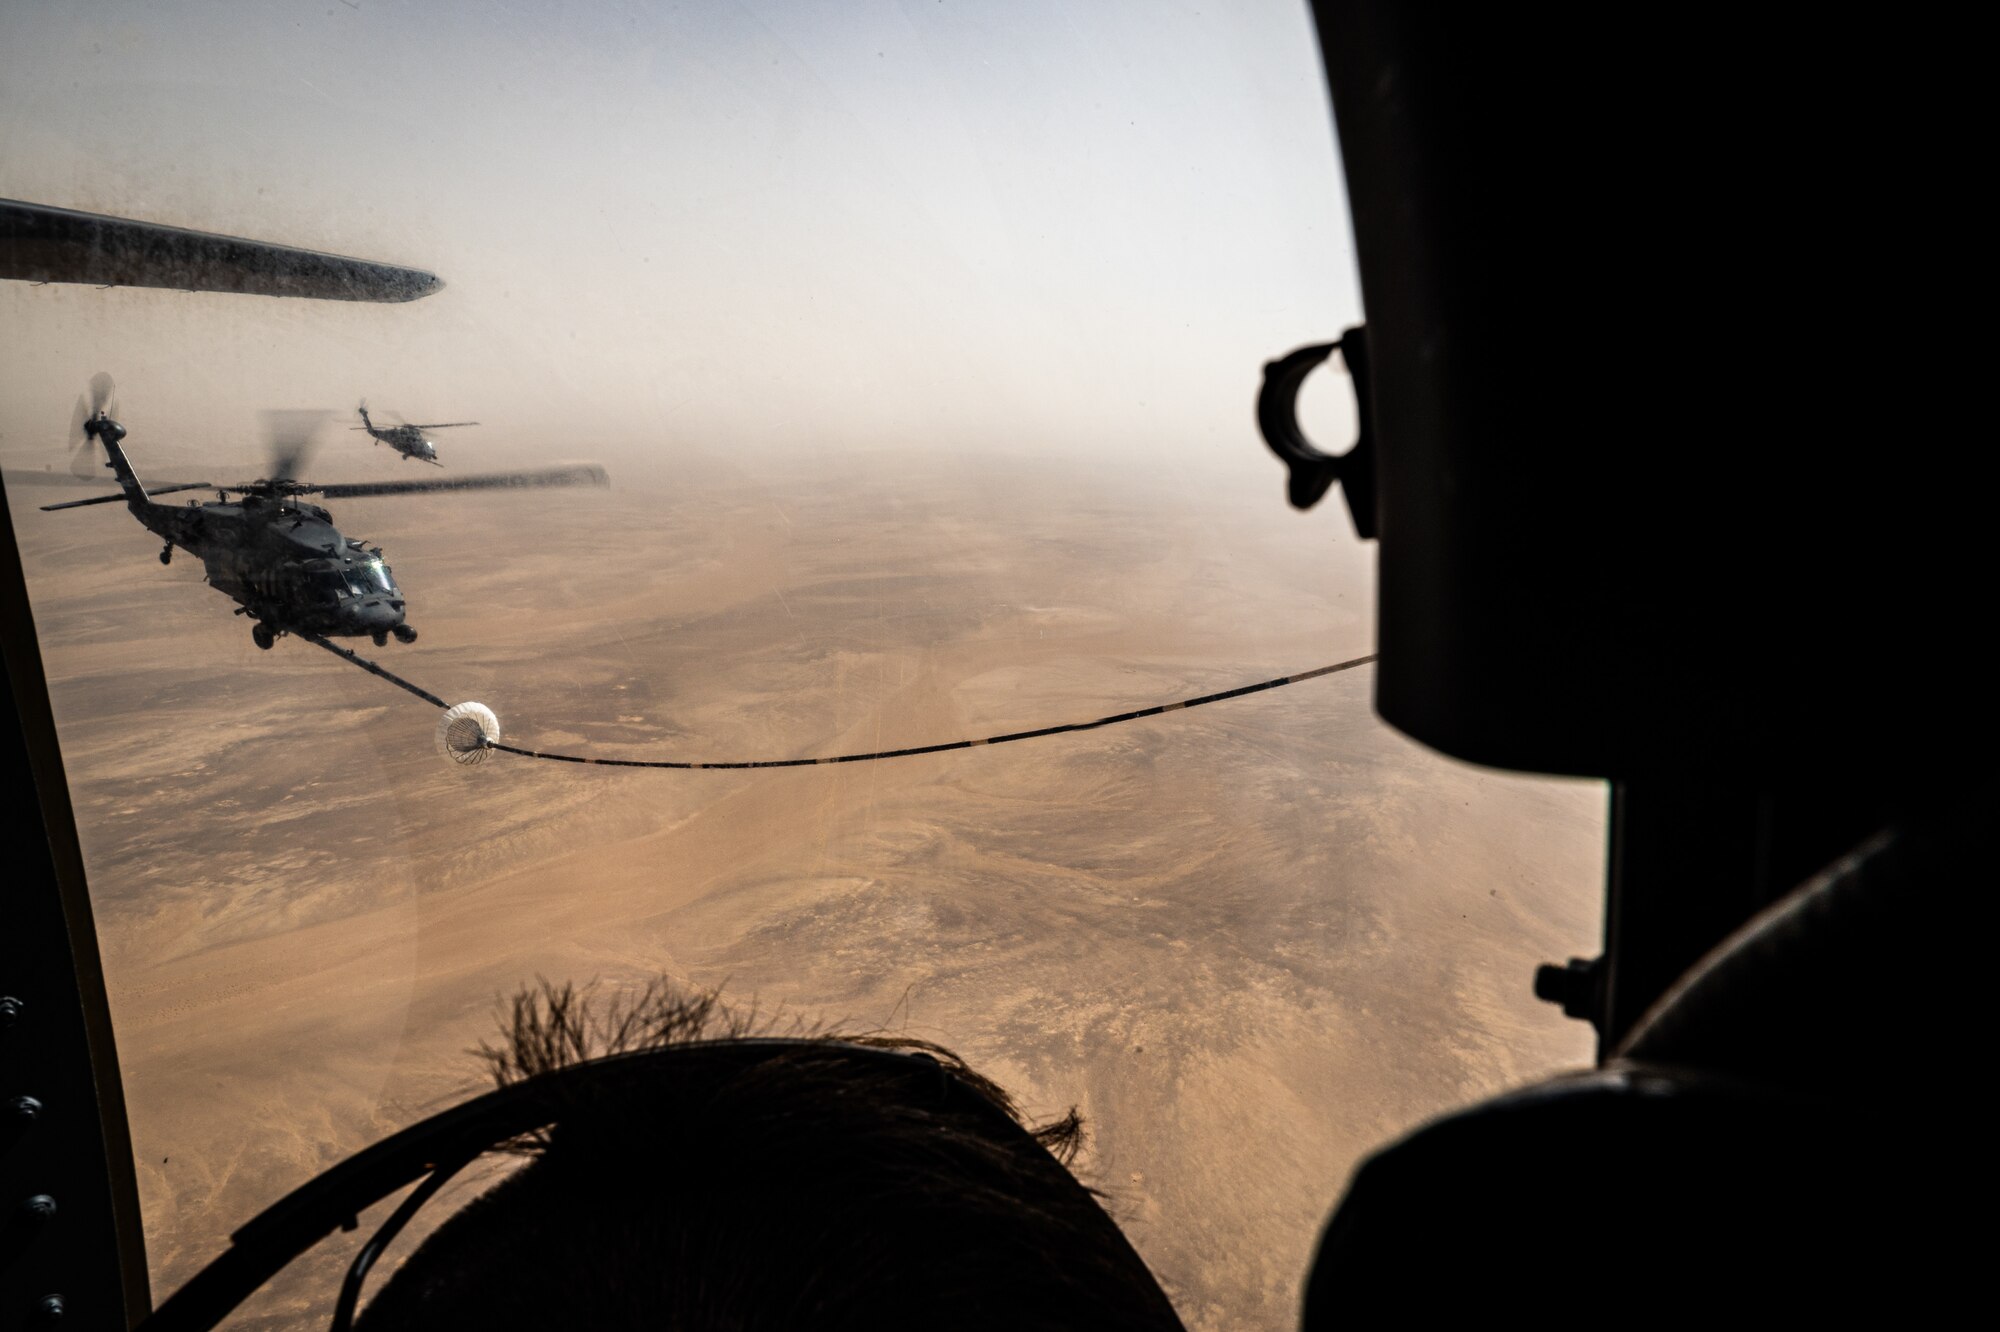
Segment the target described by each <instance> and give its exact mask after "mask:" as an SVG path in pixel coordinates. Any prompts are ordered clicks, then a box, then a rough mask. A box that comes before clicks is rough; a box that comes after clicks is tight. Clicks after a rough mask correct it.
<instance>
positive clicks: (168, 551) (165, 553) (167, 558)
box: [160, 541, 174, 564]
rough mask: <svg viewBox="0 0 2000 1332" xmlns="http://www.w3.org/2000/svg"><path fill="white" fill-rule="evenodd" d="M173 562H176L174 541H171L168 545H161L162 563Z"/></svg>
mask: <svg viewBox="0 0 2000 1332" xmlns="http://www.w3.org/2000/svg"><path fill="white" fill-rule="evenodd" d="M173 562H174V543H173V542H171V541H169V542H168V543H167V544H166V545H164V546H161V547H160V563H161V564H172V563H173Z"/></svg>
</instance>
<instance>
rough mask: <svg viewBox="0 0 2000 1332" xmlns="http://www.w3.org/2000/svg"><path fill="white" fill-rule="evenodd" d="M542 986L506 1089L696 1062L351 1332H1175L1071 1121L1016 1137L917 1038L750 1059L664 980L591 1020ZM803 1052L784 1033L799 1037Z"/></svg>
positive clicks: (739, 1029)
mask: <svg viewBox="0 0 2000 1332" xmlns="http://www.w3.org/2000/svg"><path fill="white" fill-rule="evenodd" d="M590 1009H591V1005H590V1004H589V1003H588V1001H587V999H586V997H584V996H579V995H578V994H577V993H576V992H575V991H573V990H572V989H570V988H568V987H563V988H560V989H556V988H552V987H548V986H546V985H545V986H543V987H542V988H541V989H540V990H539V991H536V992H531V993H527V994H524V995H523V996H521V997H520V998H519V999H517V1000H516V1001H515V1005H514V1011H513V1014H512V1018H511V1022H510V1030H509V1033H508V1036H507V1039H506V1040H505V1042H503V1043H502V1044H501V1045H499V1046H495V1047H488V1048H486V1049H485V1050H484V1051H483V1052H482V1053H483V1054H484V1055H485V1056H486V1058H487V1059H488V1061H489V1063H490V1064H491V1065H492V1067H493V1070H494V1072H495V1075H496V1080H498V1081H499V1082H500V1083H501V1084H502V1085H508V1084H510V1083H512V1082H516V1081H519V1080H521V1079H523V1078H526V1077H532V1076H535V1075H537V1074H539V1073H543V1072H547V1071H549V1070H550V1069H553V1068H560V1067H562V1066H564V1065H565V1064H568V1063H574V1062H577V1061H578V1060H580V1059H582V1058H587V1057H591V1056H593V1055H596V1054H602V1053H613V1052H617V1051H619V1050H623V1049H647V1048H656V1047H658V1046H661V1045H670V1044H677V1043H688V1044H689V1048H688V1049H687V1050H686V1052H685V1054H686V1056H687V1062H686V1064H685V1065H684V1066H682V1065H678V1064H677V1065H676V1069H675V1072H674V1073H673V1075H672V1076H671V1078H670V1079H663V1078H660V1077H659V1076H658V1075H652V1077H651V1079H650V1080H649V1081H648V1082H647V1083H645V1084H644V1085H627V1086H621V1087H619V1088H618V1090H617V1091H616V1092H615V1093H611V1094H597V1095H595V1097H594V1099H591V1100H589V1101H576V1100H572V1101H570V1102H568V1103H565V1104H563V1105H561V1106H560V1107H558V1108H557V1109H558V1119H557V1122H556V1124H555V1126H554V1127H553V1128H552V1129H550V1130H548V1131H546V1132H544V1133H541V1134H537V1135H535V1137H534V1138H533V1139H532V1140H530V1141H526V1142H521V1143H516V1144H512V1146H513V1147H514V1149H516V1150H519V1151H522V1152H524V1153H526V1154H527V1155H528V1156H529V1158H530V1159H529V1162H528V1164H527V1165H526V1166H525V1167H523V1168H522V1169H520V1170H519V1171H517V1172H515V1173H514V1174H513V1175H511V1176H509V1177H508V1178H507V1179H506V1180H504V1181H503V1182H501V1183H500V1184H498V1185H496V1186H495V1187H494V1188H492V1189H490V1190H489V1191H488V1192H487V1193H486V1194H484V1195H483V1196H481V1197H480V1198H478V1199H477V1200H475V1201H474V1202H472V1203H471V1204H469V1205H468V1206H466V1207H465V1208H463V1209H462V1210H461V1211H460V1212H459V1213H458V1214H457V1215H455V1216H453V1217H452V1218H451V1219H450V1220H448V1221H447V1222H446V1223H445V1224H444V1225H443V1226H441V1227H440V1228H439V1229H438V1230H437V1231H436V1233H434V1234H433V1235H432V1236H431V1237H430V1239H429V1240H428V1241H426V1242H425V1243H424V1244H423V1245H422V1246H421V1247H420V1248H419V1249H418V1250H417V1252H416V1253H415V1254H413V1255H412V1256H411V1258H410V1259H409V1261H408V1262H407V1263H406V1264H405V1265H404V1267H403V1268H402V1269H401V1270H400V1271H398V1272H397V1273H396V1275H395V1277H394V1278H393V1279H392V1280H391V1281H389V1282H388V1283H387V1285H386V1286H385V1287H384V1288H383V1289H382V1291H381V1293H380V1294H379V1295H378V1296H377V1297H376V1299H375V1300H374V1301H373V1302H372V1303H371V1304H370V1305H369V1307H368V1308H367V1310H366V1311H365V1313H364V1315H363V1316H362V1318H361V1320H360V1322H359V1326H361V1327H363V1328H365V1329H369V1330H370V1332H391V1330H393V1329H400V1328H413V1327H426V1328H429V1327H442V1326H479V1327H535V1328H547V1327H591V1328H605V1329H616V1328H626V1327H646V1328H672V1329H684V1330H686V1332H696V1330H698V1329H707V1328H717V1329H720V1328H729V1329H737V1330H740V1332H751V1330H752V1329H762V1328H770V1329H781V1328H806V1327H811V1328H850V1327H851V1328H871V1329H872V1328H884V1327H912V1326H924V1327H956V1328H993V1329H1000V1328H1007V1329H1036V1328H1043V1329H1049V1328H1133V1329H1140V1328H1144V1329H1177V1328H1179V1327H1180V1326H1181V1324H1180V1322H1179V1320H1178V1319H1177V1318H1176V1317H1175V1315H1174V1312H1173V1309H1172V1306H1171V1305H1170V1304H1169V1303H1168V1301H1167V1298H1166V1296H1165V1294H1164V1293H1163V1292H1162V1291H1161V1289H1160V1287H1159V1285H1158V1283H1157V1282H1156V1281H1155V1280H1154V1279H1153V1277H1152V1274H1151V1273H1150V1272H1148V1271H1147V1270H1146V1266H1145V1264H1144V1263H1143V1262H1142V1261H1141V1260H1140V1259H1139V1257H1138V1255H1137V1254H1136V1253H1135V1252H1134V1251H1133V1250H1132V1248H1131V1246H1130V1244H1129V1243H1127V1241H1126V1240H1125V1237H1124V1236H1123V1235H1122V1234H1121V1233H1120V1231H1119V1229H1118V1227H1117V1226H1116V1224H1114V1223H1113V1221H1112V1220H1111V1218H1110V1217H1109V1216H1108V1215H1107V1214H1106V1213H1105V1211H1104V1209H1103V1208H1102V1207H1101V1206H1100V1205H1099V1203H1098V1201H1097V1199H1096V1198H1095V1197H1094V1196H1093V1195H1092V1194H1091V1192H1090V1191H1089V1190H1088V1189H1086V1188H1084V1187H1083V1186H1082V1185H1081V1184H1079V1183H1078V1182H1077V1180H1076V1179H1075V1177H1074V1176H1072V1175H1071V1174H1070V1172H1069V1171H1068V1169H1066V1168H1065V1164H1064V1162H1065V1161H1066V1160H1068V1159H1069V1158H1070V1157H1071V1156H1072V1155H1073V1154H1074V1152H1075V1151H1076V1149H1077V1147H1078V1145H1079V1143H1080V1140H1081V1123H1080V1121H1079V1120H1078V1118H1077V1116H1076V1114H1075V1112H1074V1111H1071V1112H1070V1113H1069V1114H1067V1115H1065V1116H1063V1117H1061V1118H1060V1119H1058V1120H1056V1121H1054V1122H1053V1123H1051V1124H1047V1125H1043V1126H1041V1127H1040V1128H1030V1127H1029V1126H1027V1125H1026V1124H1024V1123H1023V1122H1022V1121H1021V1119H1020V1117H1019V1115H1018V1113H1017V1112H1016V1110H1015V1108H1014V1106H1013V1104H1012V1101H1011V1100H1010V1098H1009V1097H1008V1095H1007V1094H1006V1093H1005V1092H1004V1091H1002V1090H1001V1089H1000V1088H999V1087H998V1086H996V1085H995V1084H993V1083H992V1082H990V1081H988V1080H987V1079H985V1078H983V1077H981V1076H980V1075H978V1074H977V1073H975V1072H973V1071H972V1070H971V1069H969V1068H967V1067H966V1066H965V1065H964V1063H963V1062H962V1061H961V1060H959V1059H958V1058H957V1057H956V1056H955V1055H953V1054H952V1053H951V1052H950V1051H948V1050H945V1049H942V1048H941V1047H938V1046H934V1045H929V1044H927V1043H924V1042H920V1041H909V1040H894V1039H886V1038H862V1040H861V1042H859V1043H862V1044H867V1045H872V1046H877V1047H888V1048H890V1049H895V1050H901V1051H905V1052H910V1053H915V1054H918V1055H921V1056H923V1057H922V1058H912V1059H884V1058H881V1057H879V1055H876V1056H875V1057H868V1056H870V1055H874V1054H875V1052H874V1051H868V1050H863V1051H859V1052H857V1051H856V1050H855V1049H854V1045H855V1044H856V1041H855V1039H854V1038H836V1037H833V1036H824V1037H822V1038H819V1039H816V1040H815V1042H814V1043H813V1044H811V1045H808V1046H805V1047H799V1046H790V1047H784V1048H779V1049H776V1050H774V1053H773V1054H772V1056H771V1057H769V1058H766V1059H757V1060H752V1061H749V1062H745V1060H744V1059H743V1058H742V1057H741V1050H740V1049H738V1050H736V1051H735V1053H734V1055H733V1057H728V1058H723V1057H715V1058H706V1057H705V1053H704V1052H705V1051H706V1050H709V1049H713V1048H714V1047H705V1046H703V1045H701V1044H700V1042H703V1041H712V1040H718V1039H720V1040H722V1041H725V1042H733V1041H734V1039H735V1038H748V1037H750V1036H752V1035H753V1034H754V1033H755V1029H756V1024H755V1021H754V1019H749V1020H746V1019H742V1018H739V1017H737V1016H735V1015H733V1014H730V1013H728V1012H727V1011H726V1010H724V1009H722V1008H721V1007H720V1005H719V1004H717V1003H716V1000H715V996H713V995H712V994H708V995H696V996H694V997H691V998H690V997H684V996H680V995H677V994H675V993H674V992H673V991H671V990H669V989H666V988H664V987H656V988H654V989H651V990H648V991H647V992H646V994H645V995H644V996H642V997H641V998H640V999H639V1001H638V1002H637V1003H634V1004H627V1005H614V1006H612V1007H610V1008H607V1009H605V1011H603V1012H602V1013H597V1014H593V1013H592V1012H591V1011H590ZM794 1034H796V1033H794Z"/></svg>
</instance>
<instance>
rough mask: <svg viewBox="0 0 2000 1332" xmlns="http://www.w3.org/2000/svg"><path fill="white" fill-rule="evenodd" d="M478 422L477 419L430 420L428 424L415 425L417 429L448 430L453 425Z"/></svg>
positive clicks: (476, 423) (475, 423)
mask: <svg viewBox="0 0 2000 1332" xmlns="http://www.w3.org/2000/svg"><path fill="white" fill-rule="evenodd" d="M478 424H479V422H477V421H432V422H430V423H429V424H427V425H419V426H418V427H417V429H419V430H449V429H451V428H452V427H453V426H469V425H478Z"/></svg>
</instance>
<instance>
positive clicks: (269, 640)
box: [250, 624, 278, 652]
mask: <svg viewBox="0 0 2000 1332" xmlns="http://www.w3.org/2000/svg"><path fill="white" fill-rule="evenodd" d="M250 639H251V641H252V642H254V643H255V644H256V645H257V646H258V647H260V648H263V649H264V650H265V651H266V652H269V651H270V650H271V647H272V645H273V644H274V643H276V642H277V641H278V635H277V633H276V632H275V631H274V630H273V629H272V628H271V626H270V625H268V624H253V625H251V626H250Z"/></svg>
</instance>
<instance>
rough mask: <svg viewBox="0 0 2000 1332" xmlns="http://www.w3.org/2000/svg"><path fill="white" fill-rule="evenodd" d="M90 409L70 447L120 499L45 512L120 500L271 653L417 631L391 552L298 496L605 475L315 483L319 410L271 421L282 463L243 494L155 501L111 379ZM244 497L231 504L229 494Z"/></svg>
mask: <svg viewBox="0 0 2000 1332" xmlns="http://www.w3.org/2000/svg"><path fill="white" fill-rule="evenodd" d="M90 387H91V401H90V404H89V406H88V407H87V408H86V406H85V404H84V402H83V400H82V399H78V400H77V414H76V422H75V425H74V428H73V432H72V439H73V442H76V443H79V444H81V445H82V446H83V447H84V448H89V447H90V444H91V442H92V441H95V442H96V443H97V444H98V445H101V446H102V447H103V449H104V453H105V456H106V458H107V461H106V463H105V466H107V467H109V468H110V469H111V470H112V472H113V473H114V474H116V476H117V478H118V484H119V486H120V488H121V490H122V493H121V494H117V495H99V496H96V497H95V498H92V499H83V500H71V501H69V502H67V503H64V504H45V505H43V506H42V507H43V508H44V509H45V510H55V509H75V508H81V507H83V506H84V505H88V504H115V503H117V502H118V501H120V500H123V501H124V502H125V505H126V507H127V508H129V509H131V511H132V516H133V517H135V518H137V519H138V520H139V521H140V522H141V523H142V524H144V525H145V527H146V529H147V530H148V531H150V532H153V533H155V534H156V535H158V536H160V537H163V538H164V539H165V541H166V544H165V545H164V546H162V547H161V549H160V563H162V564H167V563H169V562H171V561H172V559H173V555H174V548H175V547H176V546H178V547H180V548H181V549H182V550H185V551H187V552H188V553H189V554H191V555H196V556H199V557H200V559H201V561H202V564H203V566H204V568H205V570H206V573H207V578H208V583H209V586H211V587H213V588H215V589H217V590H218V591H221V592H224V593H226V594H228V595H229V596H230V597H232V598H234V599H235V600H236V602H237V603H238V609H237V612H236V613H237V614H238V615H248V616H250V617H252V619H253V620H254V621H255V623H254V624H253V625H252V627H251V630H250V636H251V637H252V638H253V639H255V640H256V643H257V646H258V647H260V648H269V647H271V646H272V645H273V644H274V643H276V642H277V640H278V638H279V636H280V635H282V634H287V633H296V634H301V635H307V636H315V637H340V638H358V637H360V636H361V635H363V634H366V635H367V636H368V637H370V638H372V639H374V641H375V644H376V646H378V647H380V646H382V645H384V644H386V643H387V642H388V641H389V636H390V635H391V634H394V635H395V637H396V639H397V640H398V641H399V642H403V643H413V642H415V641H416V638H417V631H416V630H415V629H413V628H411V627H410V626H409V625H408V624H406V623H405V622H404V619H403V611H404V605H405V603H404V598H403V593H402V592H401V591H400V590H399V589H398V588H397V586H396V580H395V578H394V577H393V576H392V575H391V574H390V571H389V566H388V565H387V564H385V563H383V560H382V549H381V547H379V546H369V545H366V544H364V543H362V542H360V541H356V540H353V539H352V538H349V537H345V536H342V535H341V533H340V531H339V530H338V529H337V528H335V527H334V525H333V516H332V515H331V514H329V513H328V512H327V511H326V510H325V509H323V508H321V507H319V506H318V505H316V504H308V503H306V502H305V501H304V500H303V499H302V498H301V497H302V496H305V495H323V496H325V497H327V498H330V499H339V498H342V497H345V496H357V495H408V494H413V493H417V492H421V491H429V490H486V489H494V488H500V487H511V486H584V485H595V486H601V485H604V484H605V483H606V481H607V480H608V478H607V477H606V475H605V472H604V469H603V468H602V467H598V466H596V465H595V464H590V463H582V464H572V465H570V466H565V467H552V468H547V469H544V470H541V471H528V472H502V473H497V474H492V475H486V476H465V477H454V478H452V479H450V480H436V481H382V482H360V483H354V484H344V485H310V484H307V483H306V482H303V481H300V480H299V479H298V473H299V470H300V467H301V465H302V463H303V462H304V460H305V456H306V452H307V448H308V443H309V439H310V436H311V433H312V429H313V427H314V426H316V425H317V424H318V423H319V422H320V421H321V420H323V419H324V414H323V413H318V412H277V413H270V414H269V416H268V420H269V423H270V426H271V445H272V454H273V458H274V466H273V467H272V470H271V475H270V476H269V477H268V478H265V479H264V480H260V481H252V482H250V483H249V484H247V485H240V486H216V485H213V484H212V483H210V482H206V481H194V482H186V483H181V484H175V485H171V486H163V487H161V488H160V489H158V490H156V491H154V492H152V494H148V493H147V490H146V488H145V486H144V485H142V484H141V483H140V481H139V478H138V476H137V474H135V473H134V472H133V470H132V464H131V462H130V460H129V459H127V458H126V456H125V451H124V449H123V448H121V447H120V446H119V441H121V440H123V439H124V438H125V427H124V426H122V425H120V424H119V423H118V422H117V421H116V420H114V419H113V417H112V415H111V410H110V408H111V393H112V386H111V378H110V376H109V375H104V374H99V375H97V376H95V377H94V378H93V379H92V380H91V384H90ZM210 489H212V490H214V491H215V492H216V498H215V499H214V500H210V501H205V502H204V501H196V500H190V501H188V502H187V503H186V504H183V505H175V504H161V503H158V502H156V501H155V500H154V499H153V497H152V496H153V495H154V494H159V495H164V494H167V493H170V492H173V491H182V490H210ZM231 495H234V496H236V497H237V498H236V499H235V500H231V499H230V496H231Z"/></svg>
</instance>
